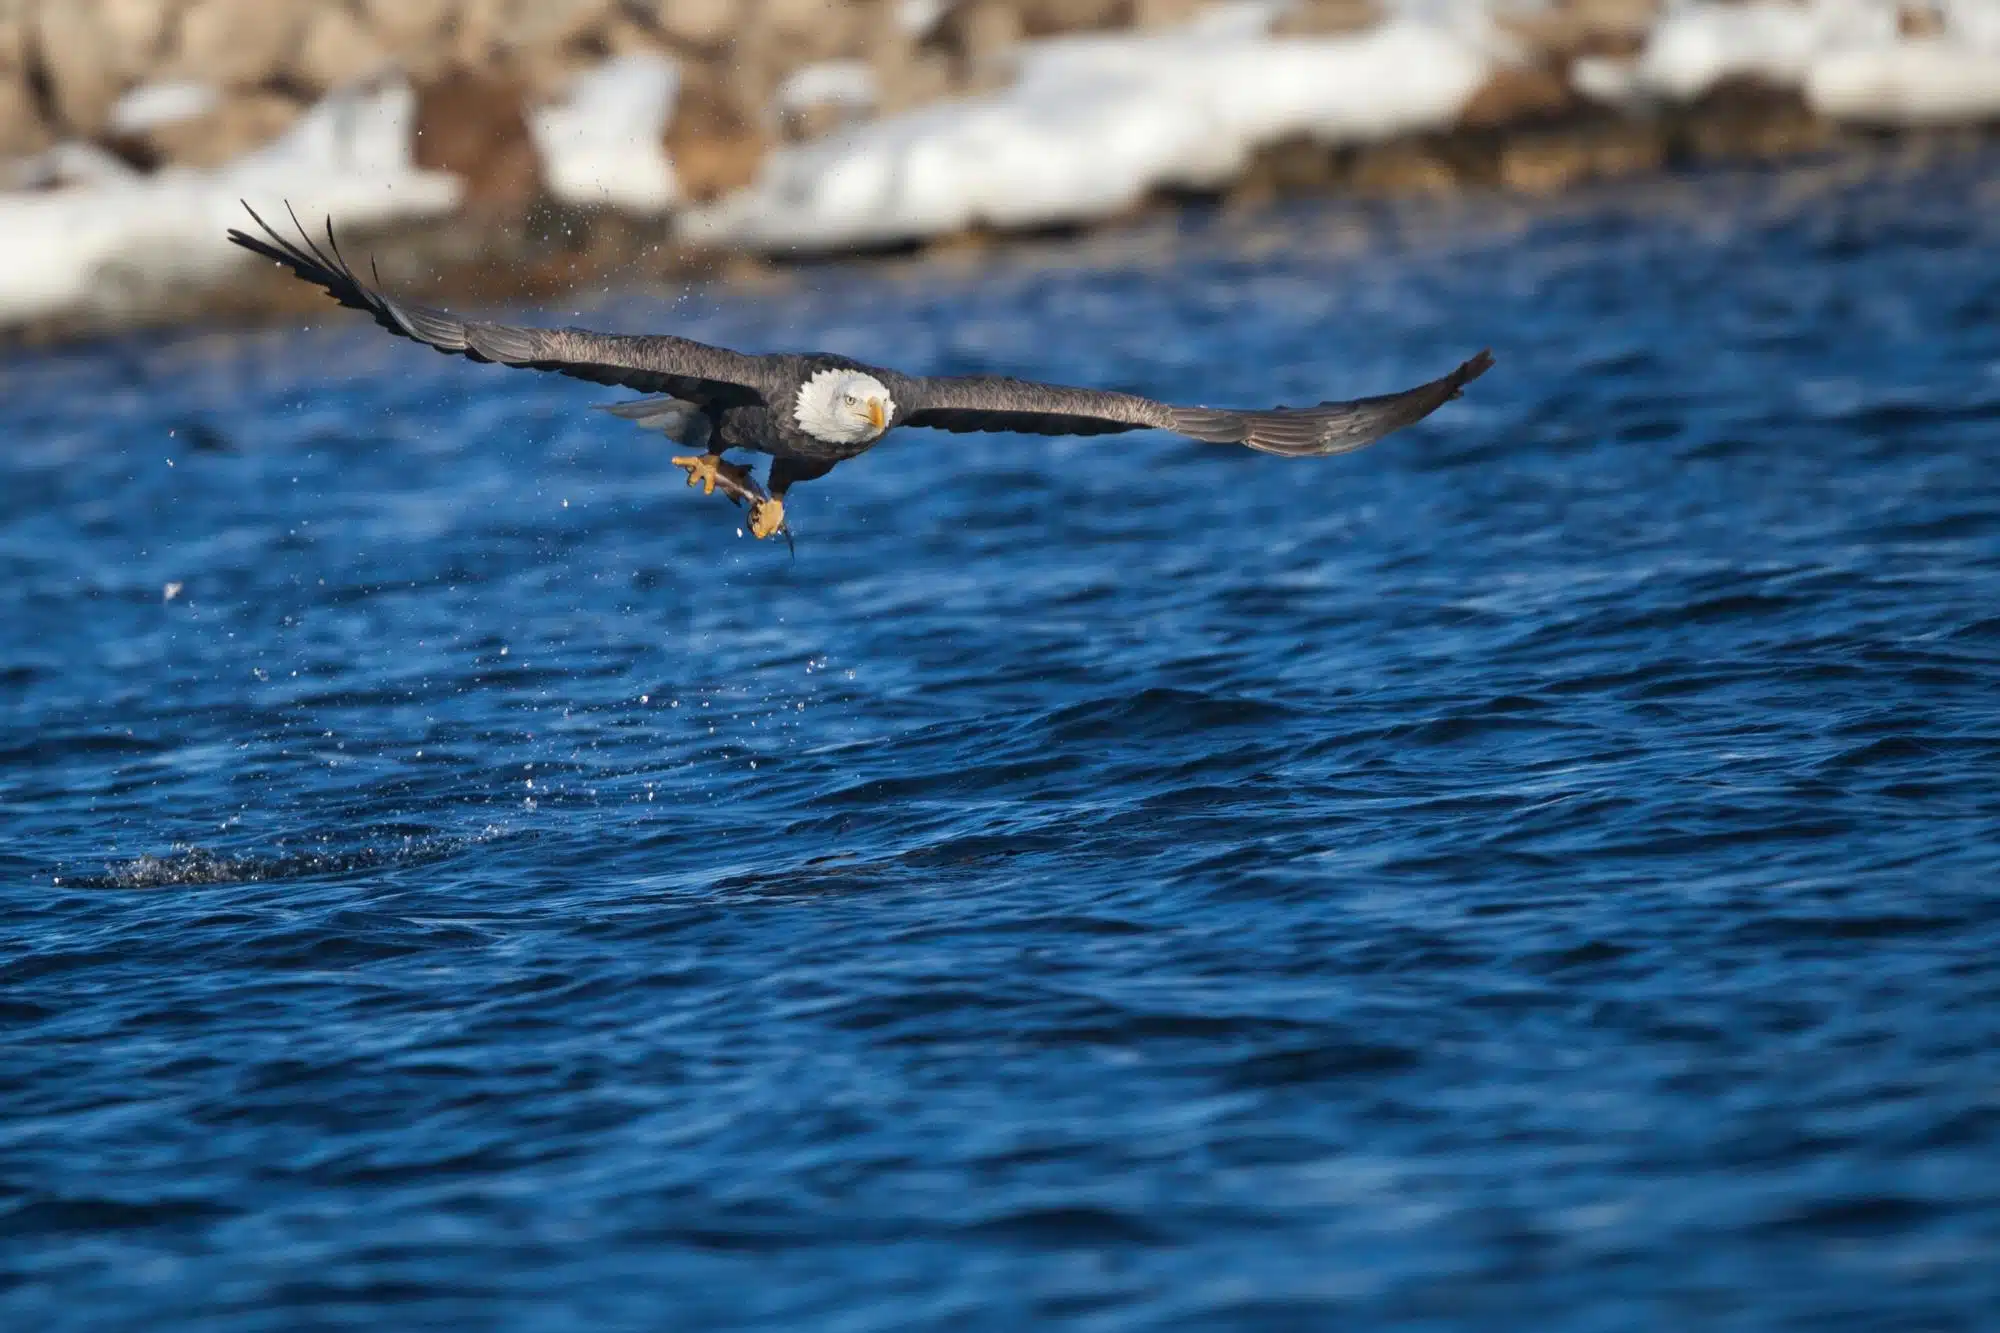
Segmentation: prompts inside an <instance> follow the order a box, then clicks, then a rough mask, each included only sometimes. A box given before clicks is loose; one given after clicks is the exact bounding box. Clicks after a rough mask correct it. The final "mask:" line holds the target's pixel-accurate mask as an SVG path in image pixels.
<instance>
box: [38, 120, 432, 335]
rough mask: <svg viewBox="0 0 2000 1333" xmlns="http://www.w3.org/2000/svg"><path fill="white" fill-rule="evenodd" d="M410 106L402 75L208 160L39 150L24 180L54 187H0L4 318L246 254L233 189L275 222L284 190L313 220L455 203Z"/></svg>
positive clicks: (147, 296)
mask: <svg viewBox="0 0 2000 1333" xmlns="http://www.w3.org/2000/svg"><path fill="white" fill-rule="evenodd" d="M415 110H416V98H415V95H414V94H413V93H412V92H411V90H410V88H409V85H408V84H406V83H403V82H400V81H397V82H391V83H386V84H375V85H370V86H367V87H362V88H356V89H351V90H347V91H344V92H338V93H334V94H332V95H330V96H328V97H327V98H326V99H324V100H323V101H321V102H320V103H319V104H318V105H317V106H315V107H313V108H312V109H311V110H310V111H308V112H307V113H306V114H305V115H304V116H303V117H301V118H300V120H299V122H298V123H297V124H296V125H294V126H293V127H292V129H291V130H290V131H289V132H287V133H286V134H285V135H284V136H283V137H282V138H280V139H278V140H277V141H276V142H274V143H271V144H269V145H267V146H266V147H264V148H261V149H259V150H258V151H256V152H254V153H250V154H248V155H246V156H244V157H242V158H239V159H237V160H236V161H235V162H232V163H230V164H229V165H227V166H224V167H219V168H216V169H213V170H200V169H195V168H189V167H169V168H166V169H164V170H162V171H160V172H158V173H156V174H154V175H151V176H142V175H139V174H137V173H134V172H131V171H129V170H125V171H113V170H110V169H109V168H108V167H107V165H106V164H105V162H103V161H101V160H99V159H100V158H101V156H102V155H101V154H96V153H94V152H93V151H92V150H89V149H87V148H86V147H85V146H83V145H65V146H64V148H63V149H61V150H58V152H57V153H53V154H48V155H44V160H45V161H51V162H53V163H54V165H55V166H56V167H57V168H58V170H57V171H56V172H55V173H53V174H52V175H51V176H50V177H49V178H47V179H44V180H39V181H35V180H31V181H30V182H28V183H33V184H41V185H44V186H53V187H55V188H43V189H39V190H34V191H30V192H23V191H16V192H11V193H4V194H0V234H4V235H5V236H6V238H7V244H6V245H4V246H0V322H22V321H26V320H32V319H36V318H41V317H46V316H50V315H57V314H67V313H80V312H88V311H109V310H122V309H130V308H134V307H138V306H143V305H144V304H145V303H146V302H147V301H149V300H151V299H154V298H157V297H158V296H159V295H160V294H161V293H162V292H164V291H166V290H169V289H172V288H174V287H176V286H180V285H182V284H188V283H206V282H211V281H213V280H215V279H216V278H219V277H221V276H223V275H224V274H226V273H227V272H229V271H230V270H231V269H233V268H236V267H239V266H240V265H242V264H243V263H245V262H247V261H248V260H249V258H250V257H249V256H248V255H246V254H245V253H244V252H243V251H241V250H239V249H238V248H237V247H235V246H233V245H230V244H229V243H228V242H227V241H226V240H225V239H224V235H223V233H224V232H225V231H226V230H227V229H228V228H229V227H232V226H236V225H238V224H240V223H242V222H243V221H244V220H245V219H244V216H243V208H242V204H241V203H239V202H238V201H239V200H248V201H249V203H250V204H251V206H252V207H254V208H256V209H257V211H258V212H260V213H262V214H264V216H266V217H267V218H271V219H272V220H273V222H276V221H277V220H278V219H281V218H284V217H285V205H286V203H287V202H289V203H290V204H291V206H292V207H293V208H294V209H296V210H297V212H298V215H299V217H300V219H301V220H302V221H304V222H305V223H306V224H307V225H308V226H314V227H316V226H318V225H319V223H320V221H321V220H322V219H324V218H326V217H329V216H332V217H335V218H338V219H339V221H340V222H341V223H342V224H343V225H354V226H368V225H373V224H378V223H383V222H388V221H391V220H395V219H400V218H408V217H427V216H432V215H435V214H439V213H446V212H449V211H451V210H452V209H453V208H454V207H456V206H457V203H458V199H459V189H460V187H459V181H458V179H457V177H455V176H450V175H446V174H444V173H441V172H431V171H420V170H418V169H417V168H416V167H415V166H414V165H413V164H412V162H411V159H410V133H411V129H412V125H413V122H414V119H415ZM86 165H87V166H88V167H89V169H88V170H77V168H78V167H79V166H86ZM65 166H67V167H68V168H70V170H68V171H63V170H60V168H62V167H65Z"/></svg>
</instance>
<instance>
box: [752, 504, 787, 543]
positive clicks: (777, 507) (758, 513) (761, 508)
mask: <svg viewBox="0 0 2000 1333" xmlns="http://www.w3.org/2000/svg"><path fill="white" fill-rule="evenodd" d="M784 526H785V502H784V501H783V500H759V501H758V502H757V503H756V504H753V505H751V506H750V535H751V536H752V537H755V538H757V539H758V540H760V541H761V540H763V539H764V538H766V537H768V536H770V535H771V534H772V533H774V532H776V531H777V530H778V529H779V528H782V527H784Z"/></svg>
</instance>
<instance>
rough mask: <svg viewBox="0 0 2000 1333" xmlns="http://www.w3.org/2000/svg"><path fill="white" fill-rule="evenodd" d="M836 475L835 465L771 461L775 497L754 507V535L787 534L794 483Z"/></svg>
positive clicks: (752, 515) (751, 526)
mask: <svg viewBox="0 0 2000 1333" xmlns="http://www.w3.org/2000/svg"><path fill="white" fill-rule="evenodd" d="M831 471H833V464H832V463H818V462H811V461H808V460H806V459H803V458H774V459H772V460H771V479H770V480H771V495H770V498H769V499H765V500H759V501H758V502H757V503H755V504H753V505H751V506H750V535H751V536H753V537H768V536H770V535H771V534H772V533H774V532H783V531H784V530H785V492H786V491H788V490H790V489H791V488H792V483H793V482H798V481H812V480H814V479H815V478H818V477H824V476H825V475H826V474H827V473H829V472H831Z"/></svg>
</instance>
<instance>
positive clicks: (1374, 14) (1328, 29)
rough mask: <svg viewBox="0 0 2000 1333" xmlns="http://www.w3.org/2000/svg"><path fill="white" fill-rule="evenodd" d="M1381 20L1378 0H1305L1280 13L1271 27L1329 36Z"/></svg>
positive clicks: (1291, 32) (1290, 32) (1296, 34)
mask: <svg viewBox="0 0 2000 1333" xmlns="http://www.w3.org/2000/svg"><path fill="white" fill-rule="evenodd" d="M1381 21H1382V7H1381V5H1380V4H1378V3H1376V0H1302V3H1300V4H1296V5H1293V6H1292V7H1291V8H1290V9H1288V10H1286V11H1285V12H1284V13H1283V14H1281V15H1279V16H1278V21H1277V22H1276V23H1274V24H1272V25H1271V31H1272V32H1274V33H1277V34H1280V35H1283V36H1288V37H1330V36H1333V35H1335V34H1338V33H1343V32H1359V31H1361V30H1362V29H1364V28H1372V27H1374V26H1375V25H1376V24H1378V23H1380V22H1381Z"/></svg>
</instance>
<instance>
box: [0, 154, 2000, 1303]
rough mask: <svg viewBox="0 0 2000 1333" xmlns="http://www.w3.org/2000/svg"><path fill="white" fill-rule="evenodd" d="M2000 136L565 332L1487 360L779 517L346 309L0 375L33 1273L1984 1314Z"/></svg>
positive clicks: (1994, 1014) (0, 997)
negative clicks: (1921, 164) (1210, 438)
mask: <svg viewBox="0 0 2000 1333" xmlns="http://www.w3.org/2000/svg"><path fill="white" fill-rule="evenodd" d="M1994 168H1995V163H1994V161H1993V160H1992V159H1991V158H1990V157H1986V158H1967V159H1961V160H1959V161H1957V162H1956V163H1953V164H1947V165H1944V166H1941V167H1932V168H1928V169H1925V170H1923V171H1921V172H1919V173H1917V174H1915V175H1912V176H1910V177H1909V178H1908V179H1903V180H1893V179H1883V178H1880V177H1873V178H1870V179H1868V180H1864V181H1859V182H1848V181H1843V180H1841V179H1839V178H1838V175H1837V173H1832V174H1829V175H1827V176H1824V177H1814V176H1811V175H1798V176H1791V177H1785V178H1782V179H1777V180H1767V179H1757V178H1742V179H1722V180H1707V181H1697V182H1688V183H1681V184H1674V185H1669V186H1664V187H1661V188H1660V189H1658V190H1655V191H1650V192H1648V193H1645V194H1625V195H1618V196H1611V197H1607V198H1604V199H1596V200H1582V201H1577V202H1572V203H1568V204H1564V205H1560V206H1554V207H1548V208H1541V209H1538V210H1519V209H1515V208H1513V207H1512V206H1509V205H1500V204H1494V203H1490V202H1489V203H1487V204H1483V205H1480V206H1478V207H1475V208H1470V209H1467V210H1465V211H1462V212H1460V213H1458V214H1456V215H1450V216H1446V215H1441V214H1438V213H1436V212H1431V213H1423V212H1412V213H1393V212H1391V213H1381V214H1376V215H1366V214H1352V215H1350V214H1330V213H1318V212H1301V213H1297V214H1289V215H1284V216H1281V217H1278V218H1275V219H1273V218H1265V219H1260V220H1254V221H1246V222H1225V223H1217V224H1214V225H1209V226H1202V227H1194V228H1190V229H1188V230H1187V231H1186V232H1185V233H1183V234H1180V235H1173V234H1170V232H1171V229H1166V230H1163V231H1160V232H1151V233H1141V234H1140V235H1138V236H1137V237H1134V238H1128V239H1127V240H1124V241H1120V242H1116V243H1110V242H1089V243H1085V244H1083V245H1081V246H1079V247H1076V248H1073V249H1071V250H1068V251H1059V252H1054V253H1050V254H1040V255H1034V256H1030V257H1028V259H1027V260H1024V261H1022V262H1016V261H1013V260H1006V261H1003V262H1002V263H1001V264H1000V265H999V266H998V267H996V268H994V269H993V270H991V271H988V272H983V273H970V272H958V271H955V270H949V269H941V268H937V267H930V268H921V267H920V268H916V269H912V270H908V271H902V270H887V271H884V270H873V271H867V272H854V271H843V270H825V271H820V272H815V273H813V274H811V275H809V276H808V277H806V278H804V279H802V280H801V281H800V282H798V283H796V284H794V285H793V286H792V287H790V288H786V289H780V290H776V291H772V292H766V293H762V294H757V295H748V296H745V295H741V294H736V293H730V294H726V295H722V296H717V297H706V296H704V297H699V298H697V299H695V300H693V301H690V302H688V303H684V304H682V305H680V306H678V307H668V306H666V305H664V304H658V303H650V302H647V301H640V300H622V301H606V302H603V303H601V305H600V307H599V308H596V309H594V310H592V311H591V312H589V313H590V315H591V316H592V317H594V318H596V319H598V320H600V321H606V322H615V323H622V324H626V325H629V326H643V325H648V324H651V325H654V326H659V325H671V326H674V327H677V328H679V329H681V330H683V331H686V332H689V333H691V334H693V335H694V336H699V337H708V338H713V339H716V340H721V341H729V342H735V343H739V344H745V345H751V346H760V347H768V346H777V345H796V344H829V345H837V346H842V347H846V348H851V349H852V350H854V351H855V352H857V353H859V354H862V355H866V356H870V357H874V358H879V359H882V360H885V361H889V362H891V363H895V364H906V365H909V366H911V367H913V368H917V369H932V370H941V371H942V370H966V369H979V370H1004V371H1008V372H1013V373H1020V374H1026V375H1048V376H1061V377H1076V378H1082V379H1085V380H1088V381H1093V382H1104V383H1111V384H1117V385H1122V386H1126V387H1130V388H1134V389H1137V390H1141V391H1147V392H1154V393H1159V394H1162V395H1166V396H1175V397H1187V396H1192V395H1200V394H1203V393H1205V392H1207V391H1208V387H1207V386H1213V385H1220V386H1223V389H1222V390H1221V391H1218V396H1227V397H1230V398H1238V399H1243V400H1248V401H1259V400H1273V401H1277V400H1293V401H1296V400H1297V399H1299V398H1300V397H1302V396H1304V395H1308V394H1312V393H1316V392H1322V391H1340V390H1346V389H1352V390H1355V391H1367V390H1370V389H1375V388H1386V387H1389V386H1392V385H1396V384H1400V383H1404V382H1407V381H1409V380H1411V379H1412V378H1415V377H1420V376H1424V375H1428V374H1432V373H1435V372H1436V371H1437V370H1439V369H1440V368H1442V367H1443V366H1445V365H1448V364H1450V363H1451V362H1452V361H1453V360H1455V359H1456V358H1457V357H1459V356H1461V355H1463V354H1465V353H1467V352H1470V351H1472V350H1474V349H1475V348H1476V347H1478V346H1479V345H1481V344H1485V343H1491V344H1492V345H1493V346H1494V347H1495V349H1496V350H1497V352H1498V353H1499V356H1500V365H1499V368H1498V370H1496V372H1495V373H1494V374H1493V375H1492V376H1490V377H1488V378H1487V379H1486V380H1484V381H1482V382H1481V383H1480V385H1479V386H1478V390H1477V392H1475V393H1474V394H1472V395H1471V396H1470V397H1468V398H1467V399H1466V400H1465V401H1464V402H1463V403H1462V404H1459V405H1457V406H1455V407H1454V408H1452V409H1451V410H1450V411H1449V412H1448V413H1446V414H1445V415H1444V416H1443V417H1442V418H1441V419H1439V420H1438V421H1437V422H1435V423H1433V424H1429V425H1426V426H1425V427H1422V428H1420V429H1417V430H1415V431H1412V432H1410V433H1409V434H1408V435H1406V436H1404V437H1401V438H1399V439H1398V440H1397V441H1395V442H1394V443H1393V444H1391V445H1389V446H1387V447H1384V448H1382V449H1379V450H1376V451H1373V452H1371V453H1368V454H1365V455H1361V456H1358V457H1356V458H1352V459H1343V460H1336V461H1334V462H1331V463H1328V464H1324V465H1317V466H1292V465H1286V464H1284V463H1281V462H1275V461H1272V460H1261V459H1256V458H1252V457H1248V456H1241V455H1238V454H1233V453H1226V452H1219V451H1211V450H1203V449H1201V448H1197V447H1194V446H1187V445H1181V444H1177V443H1175V442H1172V441H1167V440H1159V439H1138V440H1132V441H1127V442H1123V443H1119V442H1112V443H1109V444H1107V443H1105V442H1103V441H1096V442H1091V441H1059V442H1053V443H1045V442H1040V441H1030V440H1021V439H1013V438H1003V437H993V438H967V439H941V440H935V441H934V440H929V439H924V438H921V437H910V438H906V439H903V440H900V441H898V442H896V443H893V444H891V445H889V446H886V447H884V448H883V449H881V450H878V451H877V452H876V453H874V454H872V455H870V456H868V457H867V458H865V459H863V460H861V461H859V462H857V463H854V464H851V465H849V466H847V467H845V468H843V469H842V470H841V472H840V473H839V475H838V476H836V477H834V478H832V479H830V480H829V481H827V482H824V483H821V484H818V485H814V486H811V487H807V488H805V489H803V490H801V491H800V492H799V501H800V503H799V504H798V505H797V506H796V508H797V524H798V527H799V529H800V546H799V552H798V556H797V559H796V560H795V561H794V560H788V559H787V558H786V557H785V555H784V553H783V552H782V551H777V550H771V549H766V548H761V547H758V546H755V545H754V544H752V543H750V542H748V541H747V540H744V539H742V538H740V537H738V536H737V535H735V534H734V532H733V531H732V527H731V524H730V522H729V521H728V516H727V513H726V511H724V510H723V509H722V507H721V505H720V504H719V502H716V501H706V502H704V501H702V500H700V499H699V498H697V497H694V496H692V495H690V493H689V492H687V491H686V490H685V489H684V488H683V487H682V486H681V485H680V484H679V481H678V474H672V475H669V473H668V472H667V471H666V470H665V469H664V468H663V467H662V466H661V464H662V461H663V460H662V457H661V454H662V450H661V449H660V448H658V447H657V446H655V445H652V444H649V443H647V441H646V439H645V438H644V437H640V436H637V435H635V434H633V433H631V432H630V431H629V430H628V429H627V428H626V427H624V426H623V425H622V424H621V423H618V422H616V421H612V420H609V419H605V418H602V417H600V416H598V415H597V414H592V413H586V412H582V411H580V410H578V409H579V407H580V405H581V404H583V403H587V402H591V401H595V400H596V398H598V397H600V396H601V395H598V394H594V393H593V391H591V390H590V389H588V388H587V387H579V386H575V385H571V384H567V383H557V382H546V381H544V380H542V379H540V378H538V377H533V376H526V375H507V374H502V373H500V372H497V371H493V370H490V369H481V368H477V367H465V366H460V365H457V364H454V363H449V362H446V361H444V360H443V359H441V358H433V357H428V356H423V355H419V354H417V353H416V352H414V351H413V350H412V349H409V348H407V347H405V346H401V345H394V344H391V343H390V342H389V340H387V339H384V338H382V337H380V336H379V334H377V333H376V332H374V331H373V330H370V329H365V328H360V327H357V326H356V322H355V321H352V320H349V319H345V318H329V319H328V320H327V321H326V322H325V323H324V325H323V326H322V327H317V328H314V329H311V330H306V331H301V332H289V333H272V334H264V335H243V336H220V335H215V336H209V335H203V336H183V337H176V338H170V339H135V340H131V341H128V342H121V343H116V344H111V345H106V346H103V347H99V348H96V349H93V350H91V351H88V352H82V353H68V354H60V355H57V354H50V355H43V356H34V357H23V358H18V359H16V360H14V361H13V362H11V363H9V364H7V365H5V366H0V393H4V395H5V401H6V404H7V409H6V410H7V414H8V421H9V425H10V430H9V432H8V439H7V442H6V445H5V447H4V450H0V468H4V472H0V625H4V626H5V630H4V633H0V821H4V822H0V827H4V828H5V829H6V836H5V838H4V840H0V880H3V881H4V885H5V893H6V913H5V918H4V925H0V1033H4V1037H0V1051H4V1053H5V1058H4V1059H0V1099H4V1100H0V1106H4V1107H5V1110H6V1114H5V1115H4V1116H0V1324H4V1326H5V1327H7V1328H10V1329H11V1328H21V1329H29V1328H33V1329H65V1328H79V1329H81V1328H93V1329H96V1328H111V1327H120V1328H128V1327H129V1328H135V1329H146V1330H149V1331H156V1330H174V1329H188V1330H192V1329H197V1328H199V1329H202V1330H210V1329H216V1330H291V1329H304V1328H348V1327H353V1328H369V1329H376V1328H383V1327H391V1328H395V1327H417V1326H450V1327H469V1328H470V1327H483V1328H499V1327H504V1328H521V1329H572V1328H574V1329H593V1330H595V1329H606V1328H660V1327H686V1328H703V1329H708V1328H719V1327H747V1326H769V1327H787V1328H798V1327H813V1328H830V1329H846V1330H872V1329H904V1328H938V1327H946V1326H951V1327H959V1328H963V1327H968V1326H969V1327H978V1328H1013V1327H1020V1326H1023V1325H1024V1324H1025V1323H1027V1322H1030V1321H1039V1322H1060V1323H1064V1324H1068V1325H1073V1326H1076V1327H1080V1328H1091V1329H1132V1328H1189V1329H1221V1328H1245V1329H1249V1328H1257V1329H1263V1328H1285V1329H1290V1328H1332V1327H1342V1328H1351V1327H1374V1326H1397V1327H1408V1326H1421V1327H1429V1328H1475V1327H1476V1328H1498V1327H1505V1328H1523V1329H1537V1330H1548V1329H1564V1330H1571V1329H1574V1330H1609V1329H1620V1330H1623V1329H1630V1328H1634V1327H1663V1328H1685V1327H1704V1328H1741V1329H1760V1330H1761V1329H1782V1328H1798V1329H1806V1328H1811V1329H1816V1330H1817V1329H1925V1330H1950V1329H1974V1328H1983V1327H1990V1326H1991V1320H1992V1318H1993V1316H1992V1311H1994V1310H1996V1309H2000V1171H1996V1169H1995V1166H1996V1162H2000V1055H1996V1052H2000V963H1996V961H1995V960H1996V958H2000V906H1996V901H1995V891H1994V884H1995V882H1996V872H2000V783H1996V776H2000V706H1997V705H2000V676H1996V667H2000V517H1996V515H2000V468H1996V466H1995V459H1996V457H2000V454H1996V450H2000V324H1997V323H1996V322H1995V320H1994V318H1993V315H1994V313H1995V312H1996V311H2000V264H1996V262H1995V255H1996V254H2000V221H1996V219H2000V191H1996V189H1995V187H1994V184H1993V181H1994V179H1995V174H1994ZM544 313H545V314H549V315H551V317H554V318H569V317H570V316H571V313H572V312H569V311H559V312H544ZM170 584H179V585H180V590H179V592H178V594H177V595H176V596H174V597H173V598H172V599H168V598H166V596H165V595H164V590H165V589H166V588H167V586H168V585H170Z"/></svg>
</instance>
